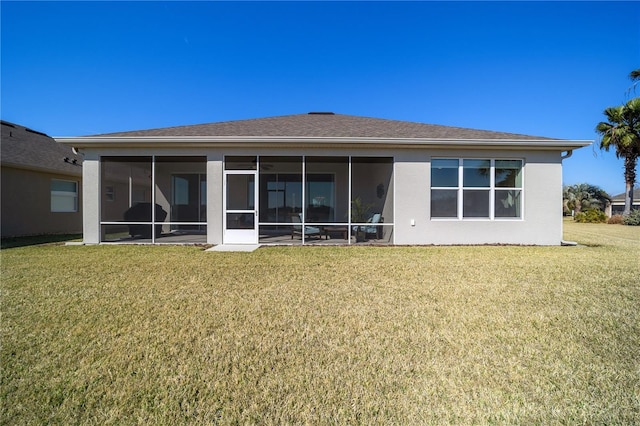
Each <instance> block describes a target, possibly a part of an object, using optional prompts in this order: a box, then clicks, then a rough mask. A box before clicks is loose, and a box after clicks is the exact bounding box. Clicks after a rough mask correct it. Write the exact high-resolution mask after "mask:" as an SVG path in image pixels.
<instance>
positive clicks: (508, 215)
mask: <svg viewBox="0 0 640 426" xmlns="http://www.w3.org/2000/svg"><path fill="white" fill-rule="evenodd" d="M522 168H523V162H522V160H513V159H473V158H471V159H466V158H464V159H463V158H435V159H432V160H431V218H433V219H489V220H494V219H498V220H499V219H521V218H522V192H523V189H522V188H523V187H522Z"/></svg>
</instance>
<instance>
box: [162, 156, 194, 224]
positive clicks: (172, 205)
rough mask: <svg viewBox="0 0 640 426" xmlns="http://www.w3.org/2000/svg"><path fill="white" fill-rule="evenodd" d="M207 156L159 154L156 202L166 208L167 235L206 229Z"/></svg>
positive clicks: (164, 220)
mask: <svg viewBox="0 0 640 426" xmlns="http://www.w3.org/2000/svg"><path fill="white" fill-rule="evenodd" d="M206 161H207V159H206V157H203V156H184V157H182V156H158V157H156V165H155V173H156V174H155V184H156V187H155V189H156V204H158V205H160V206H161V207H162V209H163V210H164V211H165V212H167V214H166V215H164V216H165V218H164V219H163V220H160V218H158V217H156V222H165V225H164V226H163V228H162V232H163V234H164V235H167V236H176V235H177V234H184V233H188V234H199V233H204V232H205V231H206V221H207V216H206V213H207V199H206V194H207V191H206V189H207V186H206V184H207V163H206Z"/></svg>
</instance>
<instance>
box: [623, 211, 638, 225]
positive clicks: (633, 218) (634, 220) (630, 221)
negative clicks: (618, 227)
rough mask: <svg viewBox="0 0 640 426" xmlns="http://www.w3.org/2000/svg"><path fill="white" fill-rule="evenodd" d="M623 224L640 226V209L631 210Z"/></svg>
mask: <svg viewBox="0 0 640 426" xmlns="http://www.w3.org/2000/svg"><path fill="white" fill-rule="evenodd" d="M622 224H623V225H630V226H640V210H631V213H630V214H629V216H625V218H624V219H622Z"/></svg>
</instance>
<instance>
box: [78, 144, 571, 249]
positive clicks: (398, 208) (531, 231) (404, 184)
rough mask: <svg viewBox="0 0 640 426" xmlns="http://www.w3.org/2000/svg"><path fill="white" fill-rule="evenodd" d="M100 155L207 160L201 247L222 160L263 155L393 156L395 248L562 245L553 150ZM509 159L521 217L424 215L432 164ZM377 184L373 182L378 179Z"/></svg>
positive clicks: (94, 155)
mask: <svg viewBox="0 0 640 426" xmlns="http://www.w3.org/2000/svg"><path fill="white" fill-rule="evenodd" d="M87 151H88V152H85V162H84V167H83V169H84V177H83V179H84V191H83V194H84V217H85V224H84V232H85V242H87V243H97V242H99V241H100V234H99V232H100V227H99V225H98V223H99V220H100V214H99V212H100V205H99V189H100V187H101V185H100V167H99V163H98V161H97V159H98V151H93V152H91V150H87ZM100 153H101V154H102V155H152V154H153V155H173V156H175V155H178V154H180V155H206V156H207V167H206V170H207V218H208V224H207V242H208V243H210V244H221V243H222V242H223V241H222V240H223V234H224V233H223V229H222V227H223V214H224V212H223V197H224V193H223V173H224V171H223V159H224V156H225V155H269V156H303V155H304V156H347V155H352V156H363V157H367V156H370V157H375V156H377V157H393V158H394V164H393V174H392V176H390V177H386V176H385V177H381V176H376V177H375V179H377V180H380V181H381V182H382V181H385V180H388V184H387V187H388V188H387V191H394V192H393V197H389V198H388V200H393V201H392V204H393V205H390V204H391V202H388V203H386V204H385V205H384V207H383V210H384V216H385V224H388V223H390V222H393V223H394V229H393V239H392V240H391V242H393V243H395V244H403V245H404V244H526V245H559V244H560V242H561V239H562V163H561V158H560V154H561V153H560V152H558V151H518V150H490V149H487V150H477V151H471V150H461V149H458V150H455V149H452V150H444V149H440V150H437V149H426V148H422V149H394V150H391V149H384V148H379V149H350V150H343V149H340V148H338V147H335V148H331V149H318V148H291V149H269V148H259V149H256V148H251V149H249V148H246V149H245V148H243V149H240V148H237V149H216V148H206V149H205V148H203V149H196V148H190V149H186V150H180V151H178V150H175V149H157V150H149V149H142V148H132V149H109V150H103V151H101V152H100ZM433 157H439V158H498V159H500V158H510V159H522V160H523V161H524V163H523V164H524V168H523V217H522V219H502V220H487V219H475V220H472V219H467V220H443V219H431V217H430V208H431V204H430V189H431V188H430V186H431V182H430V180H431V177H430V176H431V169H430V165H431V159H432V158H433ZM377 180H376V182H375V183H376V184H378V181H377Z"/></svg>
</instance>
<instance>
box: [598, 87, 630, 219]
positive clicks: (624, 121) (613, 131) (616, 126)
mask: <svg viewBox="0 0 640 426" xmlns="http://www.w3.org/2000/svg"><path fill="white" fill-rule="evenodd" d="M604 115H605V116H606V117H607V121H601V122H600V123H598V125H597V126H596V132H597V133H599V134H600V135H601V136H602V139H601V140H600V149H604V150H605V151H609V149H610V148H611V147H614V148H615V150H616V157H618V158H624V179H625V183H626V195H625V201H624V213H623V215H625V216H626V215H628V214H629V213H630V212H631V205H632V204H633V185H634V184H635V181H636V165H637V164H638V156H639V155H640V98H634V99H631V100H630V101H629V102H627V103H626V104H624V105H620V106H617V107H609V108H607V109H605V110H604Z"/></svg>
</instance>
